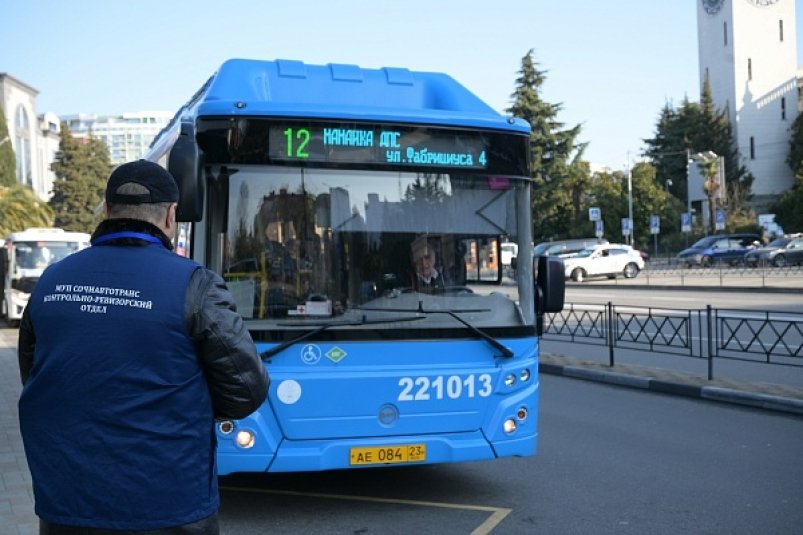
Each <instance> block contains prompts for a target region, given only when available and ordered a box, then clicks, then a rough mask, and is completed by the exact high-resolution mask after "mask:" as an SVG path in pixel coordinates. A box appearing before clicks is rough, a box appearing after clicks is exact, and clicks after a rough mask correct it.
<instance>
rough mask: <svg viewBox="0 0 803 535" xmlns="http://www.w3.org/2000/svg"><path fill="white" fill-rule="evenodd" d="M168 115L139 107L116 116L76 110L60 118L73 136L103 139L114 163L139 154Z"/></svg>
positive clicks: (168, 119) (165, 123)
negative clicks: (72, 113) (76, 111)
mask: <svg viewBox="0 0 803 535" xmlns="http://www.w3.org/2000/svg"><path fill="white" fill-rule="evenodd" d="M172 117H173V114H172V113H170V112H166V111H141V112H131V113H123V114H122V115H116V116H97V115H94V114H85V113H80V114H76V115H64V116H62V117H61V120H62V121H63V122H65V123H67V126H69V127H70V132H71V133H72V135H73V137H75V138H76V139H86V138H88V137H89V136H90V134H91V135H92V136H94V137H96V138H98V139H100V140H102V141H103V142H105V143H106V146H107V147H109V156H110V158H111V162H112V164H115V165H117V164H121V163H125V162H129V161H131V160H136V159H138V158H141V157H142V156H143V155H144V154H145V152H147V150H148V146H149V145H150V144H151V141H153V138H155V137H156V135H157V134H158V133H159V132H160V131H161V130H162V128H164V127H165V126H167V123H169V122H170V119H171V118H172Z"/></svg>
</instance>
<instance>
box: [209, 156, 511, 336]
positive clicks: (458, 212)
mask: <svg viewBox="0 0 803 535" xmlns="http://www.w3.org/2000/svg"><path fill="white" fill-rule="evenodd" d="M221 172H222V170H221V169H220V168H217V169H213V174H217V173H221ZM225 174H226V175H227V177H228V195H227V197H228V206H227V213H228V216H227V221H226V230H225V232H224V237H223V242H224V243H223V247H222V256H223V259H222V272H223V276H224V279H225V280H226V283H227V285H228V287H229V289H230V290H231V292H232V294H233V295H234V296H235V300H236V303H237V308H238V311H239V312H240V314H241V315H242V316H243V317H244V318H245V319H246V320H249V322H250V323H252V325H251V328H259V329H271V328H276V329H288V328H290V329H291V328H293V327H294V326H295V327H298V328H303V327H304V326H305V325H313V324H321V323H322V322H326V321H332V322H337V323H338V325H341V324H345V325H350V324H351V323H349V321H348V320H356V319H357V318H363V319H366V318H367V319H368V320H369V321H370V320H371V317H372V316H376V315H377V314H382V313H385V314H388V316H387V317H388V318H393V321H390V320H389V323H388V324H387V325H384V326H383V327H382V328H391V329H421V328H427V327H433V328H438V327H442V326H443V325H444V324H449V325H453V324H454V322H455V319H454V318H453V317H451V316H449V315H448V314H421V311H426V310H434V309H438V310H451V311H459V312H460V313H463V314H464V316H465V317H466V319H467V320H469V321H471V323H472V325H474V326H477V327H494V328H508V329H509V328H515V327H521V326H523V325H524V322H523V319H522V317H521V313H520V312H519V310H518V307H517V305H516V302H517V300H518V289H517V288H516V286H515V283H514V282H513V281H512V280H510V279H506V278H505V279H503V276H502V273H503V272H502V265H501V259H500V255H499V252H500V244H501V241H502V240H501V237H502V236H515V235H516V232H515V228H516V221H517V213H516V202H515V199H516V196H517V195H521V193H519V191H518V190H519V189H520V188H524V187H526V184H525V182H524V180H522V179H515V178H508V177H499V176H490V175H483V174H477V173H470V174H465V175H463V174H460V173H422V172H416V171H410V172H404V171H395V170H394V171H387V170H345V169H316V168H306V167H304V168H300V167H289V166H270V165H241V166H238V167H237V168H236V169H232V168H231V167H228V168H227V169H225ZM489 283H491V284H494V286H489V285H488V284H489ZM491 290H493V291H491ZM391 312H392V313H393V315H390V313H391ZM400 314H401V316H400ZM405 314H406V315H407V316H410V315H415V314H418V315H420V316H421V318H420V321H400V320H403V319H410V318H407V317H406V316H405ZM343 320H347V321H345V322H343ZM256 322H259V325H254V323H256ZM354 324H357V325H361V324H363V323H359V322H356V321H355V322H354Z"/></svg>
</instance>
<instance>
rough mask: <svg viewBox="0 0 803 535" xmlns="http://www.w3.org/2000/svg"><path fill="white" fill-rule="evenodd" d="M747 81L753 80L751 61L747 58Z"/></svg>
mask: <svg viewBox="0 0 803 535" xmlns="http://www.w3.org/2000/svg"><path fill="white" fill-rule="evenodd" d="M747 79H748V80H752V79H753V59H752V58H747Z"/></svg>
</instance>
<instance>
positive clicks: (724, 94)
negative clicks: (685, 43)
mask: <svg viewBox="0 0 803 535" xmlns="http://www.w3.org/2000/svg"><path fill="white" fill-rule="evenodd" d="M697 35H698V42H699V62H700V64H699V68H700V73H699V74H700V88H701V89H702V85H703V82H704V80H705V78H706V77H708V80H709V83H710V86H711V93H712V96H713V99H714V102H715V104H716V106H717V107H718V108H720V109H727V111H728V116H729V118H730V122H731V126H732V127H733V133H734V138H735V141H736V144H737V149H738V151H739V155H740V162H741V163H742V164H743V165H744V166H745V167H746V168H747V170H748V171H749V172H750V173H752V175H753V176H754V177H755V182H754V183H753V189H752V193H753V195H754V204H755V205H756V206H764V205H766V204H768V203H771V202H772V201H773V200H774V198H775V197H776V196H777V195H778V194H780V193H783V192H784V191H786V190H787V189H789V188H790V187H791V186H792V184H793V181H794V175H793V173H792V170H791V169H790V168H789V166H788V165H787V163H786V157H787V155H788V153H789V141H790V139H791V126H792V123H793V122H794V120H795V118H796V117H797V114H798V92H797V50H796V42H797V35H796V32H795V0H697Z"/></svg>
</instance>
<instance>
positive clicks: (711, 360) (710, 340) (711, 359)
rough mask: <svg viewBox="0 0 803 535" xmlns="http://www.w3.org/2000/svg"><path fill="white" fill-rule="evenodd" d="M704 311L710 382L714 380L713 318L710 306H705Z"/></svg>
mask: <svg viewBox="0 0 803 535" xmlns="http://www.w3.org/2000/svg"><path fill="white" fill-rule="evenodd" d="M705 310H706V315H707V316H708V320H707V323H708V333H707V335H708V336H707V337H708V380H709V381H712V380H713V379H714V335H715V333H714V318H713V311H712V310H713V309H712V308H711V305H706V306H705Z"/></svg>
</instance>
